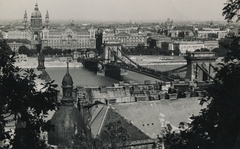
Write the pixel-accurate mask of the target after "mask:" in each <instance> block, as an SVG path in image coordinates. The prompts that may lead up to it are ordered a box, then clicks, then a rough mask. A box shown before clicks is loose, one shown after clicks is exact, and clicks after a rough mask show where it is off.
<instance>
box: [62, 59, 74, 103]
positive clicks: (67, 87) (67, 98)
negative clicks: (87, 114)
mask: <svg viewBox="0 0 240 149" xmlns="http://www.w3.org/2000/svg"><path fill="white" fill-rule="evenodd" d="M68 64H69V62H68V59H67V73H66V74H65V76H64V77H63V80H62V90H63V91H62V92H63V98H62V99H61V102H62V103H63V104H64V103H69V104H73V102H74V99H73V97H72V92H73V79H72V76H71V75H70V74H69V66H68Z"/></svg>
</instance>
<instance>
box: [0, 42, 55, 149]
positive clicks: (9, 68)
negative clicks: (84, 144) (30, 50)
mask: <svg viewBox="0 0 240 149" xmlns="http://www.w3.org/2000/svg"><path fill="white" fill-rule="evenodd" d="M7 47H8V45H7V42H6V40H0V70H1V75H0V99H1V100H0V141H4V140H6V139H8V140H10V145H11V146H12V148H13V149H15V148H24V149H30V148H31V149H33V148H35V149H37V148H45V147H46V145H45V143H44V141H43V140H42V139H41V136H40V135H41V132H43V131H47V130H49V129H52V128H53V126H52V125H51V124H50V123H49V121H46V120H45V117H46V116H47V112H48V111H49V110H54V109H55V107H56V105H55V102H54V101H55V97H56V93H57V90H56V89H55V88H56V87H57V85H54V84H53V81H52V82H47V83H46V84H43V88H42V89H40V90H39V89H37V84H36V83H35V80H36V77H37V76H36V74H35V73H34V70H33V69H27V70H23V69H20V68H18V67H15V66H14V65H13V63H14V61H15V60H14V54H13V55H12V56H10V55H9V53H7ZM7 124H13V125H15V128H14V131H12V132H9V131H5V128H6V125H7ZM11 133H13V135H11Z"/></svg>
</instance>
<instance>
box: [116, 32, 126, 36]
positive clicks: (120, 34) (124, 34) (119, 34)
mask: <svg viewBox="0 0 240 149" xmlns="http://www.w3.org/2000/svg"><path fill="white" fill-rule="evenodd" d="M115 36H130V35H129V34H127V33H125V32H121V33H118V34H116V35H115Z"/></svg>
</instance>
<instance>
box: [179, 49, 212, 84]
mask: <svg viewBox="0 0 240 149" xmlns="http://www.w3.org/2000/svg"><path fill="white" fill-rule="evenodd" d="M184 58H185V59H186V60H187V73H186V79H189V80H190V81H207V80H211V79H213V78H214V70H213V65H212V63H215V61H216V59H217V57H216V54H215V53H213V52H192V53H187V55H186V56H185V57H184Z"/></svg>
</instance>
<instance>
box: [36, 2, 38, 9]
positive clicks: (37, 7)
mask: <svg viewBox="0 0 240 149" xmlns="http://www.w3.org/2000/svg"><path fill="white" fill-rule="evenodd" d="M35 10H38V4H37V2H36V4H35Z"/></svg>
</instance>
